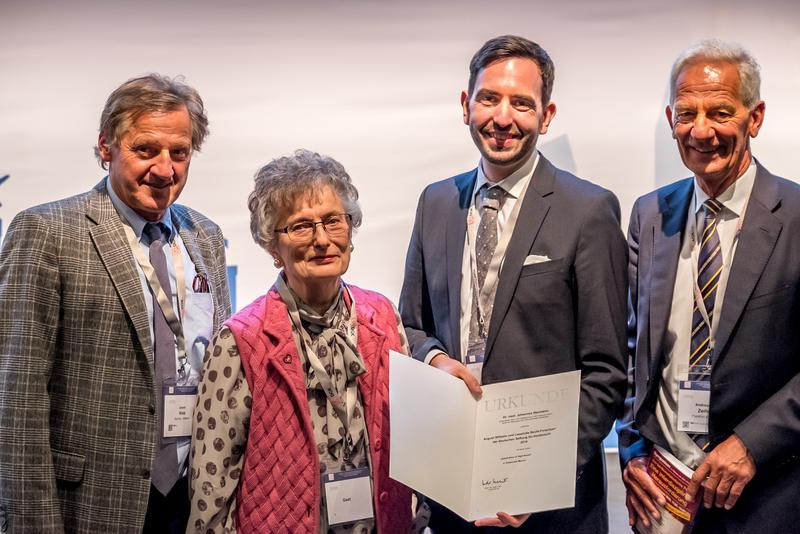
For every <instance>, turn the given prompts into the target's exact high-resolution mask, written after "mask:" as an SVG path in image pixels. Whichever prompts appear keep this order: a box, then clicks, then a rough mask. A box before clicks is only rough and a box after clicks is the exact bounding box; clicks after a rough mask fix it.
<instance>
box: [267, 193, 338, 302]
mask: <svg viewBox="0 0 800 534" xmlns="http://www.w3.org/2000/svg"><path fill="white" fill-rule="evenodd" d="M287 211H288V213H284V214H282V215H281V217H279V218H278V220H277V224H276V225H275V226H276V228H283V227H286V226H290V225H293V224H296V223H299V222H302V221H322V220H326V219H327V218H328V217H330V216H331V215H337V214H341V213H344V212H345V209H344V206H343V204H342V201H341V199H340V198H339V196H338V195H337V194H336V193H335V192H334V191H333V189H331V188H330V187H327V186H326V187H323V188H322V189H320V190H319V191H315V192H313V193H311V194H306V195H302V196H301V197H298V198H297V199H295V201H294V206H293V207H292V209H290V210H287ZM277 237H278V239H277V240H276V241H275V243H274V245H273V246H272V250H271V251H270V252H271V253H272V255H273V257H275V258H277V259H278V260H280V263H281V264H283V266H284V272H285V273H286V278H287V281H288V283H289V287H291V288H292V289H293V290H294V292H295V293H297V294H298V295H299V296H300V298H301V299H303V301H304V302H306V303H307V304H315V303H316V302H318V301H320V300H322V301H324V300H326V299H328V298H333V296H335V294H336V293H335V292H336V291H337V290H338V284H339V278H340V277H341V276H342V275H343V274H344V273H345V272H346V271H347V268H348V266H349V265H350V239H351V237H352V230H350V229H348V231H347V232H346V233H345V234H344V235H342V236H340V237H331V236H329V235H328V233H327V232H326V231H325V229H324V228H323V227H322V225H321V224H318V225H316V226H315V227H314V233H313V236H312V237H311V239H310V241H306V242H298V241H293V240H292V239H291V238H290V237H289V235H288V234H286V233H283V232H278V233H277Z"/></svg>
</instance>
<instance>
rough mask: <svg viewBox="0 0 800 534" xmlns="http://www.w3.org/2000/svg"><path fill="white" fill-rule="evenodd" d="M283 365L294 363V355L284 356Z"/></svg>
mask: <svg viewBox="0 0 800 534" xmlns="http://www.w3.org/2000/svg"><path fill="white" fill-rule="evenodd" d="M283 363H292V355H291V354H287V355H286V356H284V357H283Z"/></svg>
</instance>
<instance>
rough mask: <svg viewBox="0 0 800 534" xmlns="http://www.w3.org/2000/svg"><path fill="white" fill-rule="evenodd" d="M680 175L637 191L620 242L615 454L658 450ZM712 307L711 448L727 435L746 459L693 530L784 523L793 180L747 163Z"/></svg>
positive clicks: (799, 256) (798, 420)
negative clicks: (622, 385)
mask: <svg viewBox="0 0 800 534" xmlns="http://www.w3.org/2000/svg"><path fill="white" fill-rule="evenodd" d="M693 187H694V186H693V180H692V179H691V178H688V179H685V180H682V181H680V182H676V183H674V184H671V185H668V186H666V187H663V188H661V189H658V190H656V191H654V192H652V193H650V194H648V195H645V196H644V197H642V198H640V199H639V200H638V201H637V202H636V204H635V205H634V207H633V212H632V215H631V221H630V230H629V237H628V245H629V249H630V250H629V252H630V253H629V268H628V275H629V283H630V301H629V304H630V307H629V349H630V355H631V358H632V362H633V366H632V368H631V370H630V375H631V376H630V380H629V382H630V384H629V394H628V400H627V401H626V410H625V412H626V413H625V418H624V420H623V422H622V423H621V424H620V426H619V436H620V439H619V441H620V460H621V462H622V464H623V467H624V465H625V463H627V461H628V460H630V459H631V458H632V457H635V456H640V455H644V454H648V452H649V449H650V448H651V447H652V444H653V443H656V444H659V445H661V446H663V447H667V445H666V442H665V439H664V436H663V435H662V433H661V430H660V428H659V426H658V422H657V421H656V418H655V416H654V409H655V404H656V397H657V395H658V386H659V380H660V375H661V370H662V369H663V366H664V363H665V362H664V350H663V345H664V334H665V332H666V328H667V322H668V320H669V314H670V308H671V306H672V293H673V288H674V285H675V274H676V270H677V265H678V255H679V252H680V248H681V243H682V239H683V232H684V228H685V223H686V217H687V214H688V210H689V206H690V204H691V197H692V193H693V191H694V189H693ZM730 269H731V270H730V275H729V278H728V285H727V288H726V291H725V299H724V301H723V308H722V311H721V315H720V316H719V321H720V322H719V326H718V330H717V339H716V347H717V349H716V351H717V356H716V358H715V363H714V368H713V371H712V375H711V412H710V419H709V432H710V436H711V443H712V446H714V445H717V444H719V443H720V442H722V441H723V440H725V439H726V438H728V437H729V436H730V435H731V434H733V433H735V434H736V435H737V436H739V438H741V439H742V441H743V442H744V443H745V445H746V446H747V448H748V449H749V450H750V452H751V453H752V455H753V458H754V459H755V462H756V465H757V472H756V476H755V478H754V479H753V480H752V481H751V482H750V484H749V485H748V486H747V487H746V488H745V491H744V493H743V494H742V496H741V498H740V499H739V501H738V503H737V504H736V506H735V507H734V508H733V510H731V511H729V512H721V511H715V512H713V513H701V515H700V517H699V518H698V526H697V529H698V530H699V531H700V532H706V531H713V530H715V529H717V528H725V529H727V531H728V532H796V531H797V529H798V528H800V527H798V525H800V506H798V504H797V502H798V501H797V499H798V495H800V449H798V447H799V446H800V328H798V326H797V322H798V319H800V295H798V289H800V186H798V184H796V183H794V182H790V181H788V180H785V179H783V178H779V177H777V176H774V175H772V174H770V173H769V172H768V171H767V170H766V169H765V168H764V167H762V166H761V165H757V171H756V178H755V183H754V185H753V191H752V194H751V196H750V200H749V203H748V205H747V210H746V213H745V217H744V221H743V225H742V230H741V234H740V235H739V241H738V243H737V245H736V255H735V256H734V258H733V264H732V265H731V268H730Z"/></svg>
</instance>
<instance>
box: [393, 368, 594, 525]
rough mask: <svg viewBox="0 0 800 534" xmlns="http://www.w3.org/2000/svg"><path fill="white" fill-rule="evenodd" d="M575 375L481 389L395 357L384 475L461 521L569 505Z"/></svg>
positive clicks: (575, 434) (572, 483)
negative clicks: (477, 394)
mask: <svg viewBox="0 0 800 534" xmlns="http://www.w3.org/2000/svg"><path fill="white" fill-rule="evenodd" d="M580 377H581V373H580V371H571V372H568V373H560V374H556V375H549V376H542V377H537V378H526V379H523V380H514V381H511V382H502V383H498V384H491V385H487V386H482V389H483V395H482V397H481V398H480V399H475V398H474V397H473V396H472V395H471V394H470V392H469V390H468V389H467V387H466V386H465V385H464V383H463V382H462V381H461V380H460V379H458V378H455V377H453V376H451V375H449V374H447V373H445V372H443V371H440V370H439V369H436V368H434V367H432V366H430V365H426V364H424V363H422V362H419V361H417V360H414V359H413V358H410V357H408V356H404V355H402V354H399V353H396V352H392V353H391V355H390V367H389V406H390V416H391V457H390V467H389V475H390V476H391V477H392V478H393V479H395V480H398V481H400V482H402V483H403V484H405V485H407V486H409V487H411V488H413V489H415V490H417V491H419V492H421V493H422V494H424V495H426V496H428V497H430V498H431V499H433V500H435V501H436V502H438V503H439V504H442V505H443V506H446V507H447V508H449V509H450V510H452V511H453V512H455V513H457V514H458V515H460V516H461V517H463V518H464V519H466V520H467V521H475V520H476V519H480V518H483V517H493V516H495V515H496V514H497V512H506V513H509V514H512V515H513V514H524V513H528V512H541V511H544V510H555V509H557V508H568V507H572V506H575V463H576V456H577V437H578V404H579V398H580Z"/></svg>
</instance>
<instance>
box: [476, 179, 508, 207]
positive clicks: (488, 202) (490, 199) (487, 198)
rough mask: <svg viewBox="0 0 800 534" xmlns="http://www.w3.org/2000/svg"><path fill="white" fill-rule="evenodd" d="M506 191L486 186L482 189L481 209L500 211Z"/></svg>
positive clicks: (498, 187)
mask: <svg viewBox="0 0 800 534" xmlns="http://www.w3.org/2000/svg"><path fill="white" fill-rule="evenodd" d="M505 194H506V191H505V189H503V188H502V187H500V186H499V185H498V186H494V187H489V186H488V185H484V186H483V187H482V188H481V208H490V209H493V210H498V211H499V210H500V205H501V204H502V203H503V199H504V198H505Z"/></svg>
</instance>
